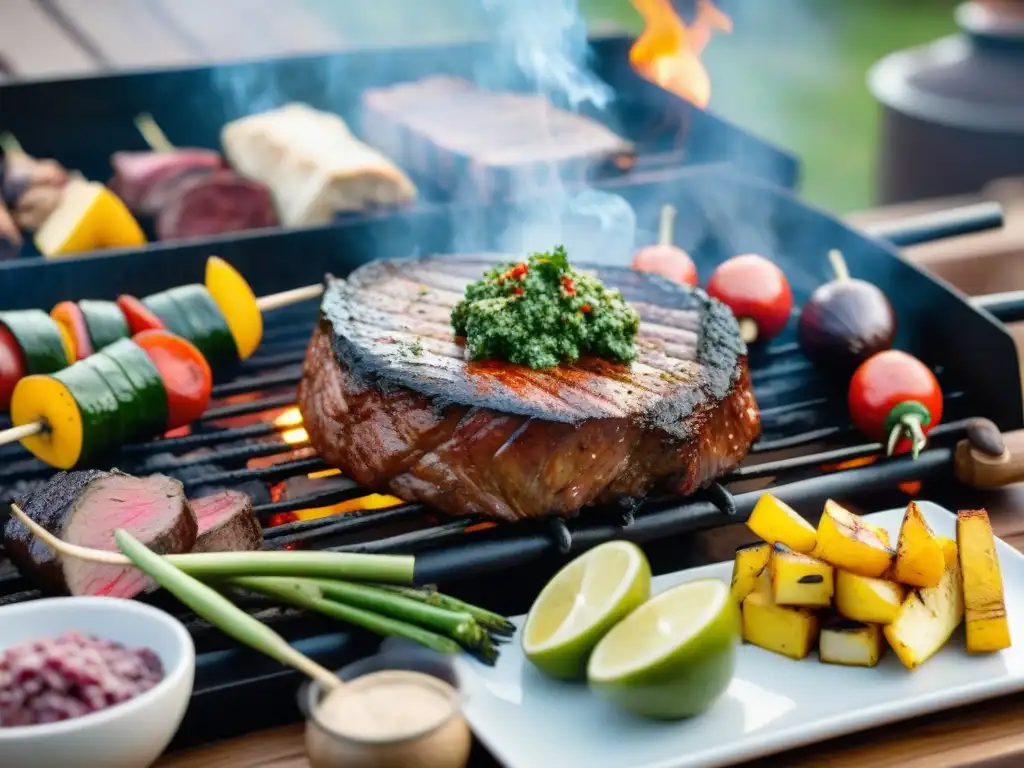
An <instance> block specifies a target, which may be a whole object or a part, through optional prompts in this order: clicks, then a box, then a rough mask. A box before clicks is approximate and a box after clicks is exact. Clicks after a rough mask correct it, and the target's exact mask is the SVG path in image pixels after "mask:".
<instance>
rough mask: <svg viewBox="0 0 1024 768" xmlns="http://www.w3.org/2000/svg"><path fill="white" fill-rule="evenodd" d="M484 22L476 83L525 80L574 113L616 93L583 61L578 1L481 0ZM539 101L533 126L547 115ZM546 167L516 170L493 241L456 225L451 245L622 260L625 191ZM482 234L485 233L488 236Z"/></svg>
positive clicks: (503, 84)
mask: <svg viewBox="0 0 1024 768" xmlns="http://www.w3.org/2000/svg"><path fill="white" fill-rule="evenodd" d="M483 7H484V10H485V12H486V14H487V17H488V21H489V25H488V26H489V27H490V28H492V29H496V30H497V35H496V37H495V44H494V45H493V46H492V47H491V48H490V49H489V51H490V54H489V55H487V56H485V57H484V58H483V59H481V60H480V61H477V62H476V63H475V66H474V72H475V79H476V80H477V83H478V84H479V85H481V86H483V87H485V88H490V89H493V90H512V89H515V88H516V86H517V85H519V84H521V83H522V82H523V80H524V78H525V81H526V83H527V85H528V87H529V88H531V89H532V90H534V91H536V92H537V93H540V94H542V95H543V96H545V97H546V98H547V99H549V100H550V101H551V102H552V103H554V104H556V105H559V106H562V107H563V108H567V109H570V110H572V111H580V110H581V109H582V108H584V107H589V110H588V111H589V112H590V113H591V114H593V113H595V112H596V113H599V114H600V113H604V112H606V110H607V109H608V107H609V106H610V105H611V104H612V101H613V99H614V96H615V94H614V91H613V90H612V88H611V87H610V86H609V85H608V84H607V83H605V82H603V81H602V80H601V79H600V78H598V77H597V75H596V74H594V72H593V71H591V69H590V68H589V66H588V58H589V55H590V49H589V46H588V43H587V29H586V24H585V23H584V20H583V17H582V16H581V14H580V10H579V4H578V2H577V0H485V1H484V3H483ZM547 119H548V117H547V110H546V109H545V107H544V104H543V102H541V101H540V100H538V102H537V114H536V117H535V120H536V121H537V124H540V125H543V124H544V123H545V122H546V121H547ZM547 135H549V136H550V135H552V134H551V132H550V131H548V132H547ZM550 171H551V172H549V173H540V174H538V173H528V174H522V175H517V177H516V178H515V179H514V181H513V188H512V190H511V197H512V199H514V200H518V201H521V202H517V203H515V204H513V207H512V210H511V211H510V223H509V225H508V226H507V228H506V229H505V230H504V231H503V232H501V233H500V234H499V235H498V236H497V238H496V240H494V238H493V233H492V234H491V237H490V238H489V239H491V240H492V242H491V243H485V242H481V241H480V235H481V233H480V231H479V229H478V228H476V227H463V226H458V225H456V226H455V232H456V239H455V248H456V250H459V251H472V250H479V249H481V248H487V247H488V245H491V246H492V247H494V248H496V249H497V250H499V251H504V252H509V253H530V252H536V251H548V250H550V249H551V248H553V247H554V246H556V245H559V244H561V245H564V246H565V247H566V249H567V250H568V252H569V254H570V256H571V257H573V258H575V259H577V260H580V261H588V262H598V263H625V262H626V261H627V260H628V259H629V257H630V254H631V253H632V252H633V250H634V248H635V244H636V213H635V212H634V211H633V208H632V207H631V206H630V205H629V203H628V202H626V200H624V199H623V198H622V197H620V196H618V195H615V194H611V193H608V192H602V191H599V190H595V189H582V190H579V189H575V190H569V189H567V188H566V185H565V182H564V180H563V179H562V177H561V176H560V175H559V173H558V172H557V168H555V167H552V168H551V169H550ZM485 236H486V234H485Z"/></svg>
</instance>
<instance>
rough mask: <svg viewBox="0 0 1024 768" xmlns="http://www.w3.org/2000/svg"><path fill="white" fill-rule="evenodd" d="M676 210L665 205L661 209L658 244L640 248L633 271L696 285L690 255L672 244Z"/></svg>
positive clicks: (694, 267) (695, 275) (693, 266)
mask: <svg viewBox="0 0 1024 768" xmlns="http://www.w3.org/2000/svg"><path fill="white" fill-rule="evenodd" d="M675 223H676V209H675V208H673V207H672V206H671V205H666V206H664V207H662V209H661V219H660V221H659V226H658V229H659V232H658V242H657V243H656V244H654V245H648V246H646V247H644V248H641V249H640V250H639V251H637V252H636V254H634V256H633V269H636V270H638V271H640V272H653V273H655V274H658V275H661V276H662V277H667V278H668V279H669V280H674V281H675V282H677V283H683V284H684V285H692V286H696V285H697V266H696V265H695V264H694V263H693V259H691V258H690V255H689V254H688V253H687V252H686V251H684V250H683V249H682V248H680V247H679V246H677V245H673V243H672V232H673V230H674V229H675Z"/></svg>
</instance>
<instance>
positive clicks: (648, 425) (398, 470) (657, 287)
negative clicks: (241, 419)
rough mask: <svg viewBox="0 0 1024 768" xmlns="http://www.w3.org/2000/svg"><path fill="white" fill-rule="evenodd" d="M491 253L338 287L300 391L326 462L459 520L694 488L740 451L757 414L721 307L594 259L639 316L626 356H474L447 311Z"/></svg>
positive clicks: (563, 510) (392, 268) (390, 268)
mask: <svg viewBox="0 0 1024 768" xmlns="http://www.w3.org/2000/svg"><path fill="white" fill-rule="evenodd" d="M495 259H496V257H494V256H471V257H445V258H427V259H421V260H413V261H378V262H373V263H371V264H368V265H366V266H364V267H361V268H360V269H358V270H356V271H355V272H354V273H353V274H352V275H351V276H350V277H349V279H348V280H347V281H342V280H336V281H332V282H331V283H330V285H329V286H328V289H327V292H326V294H325V296H324V300H323V304H322V306H321V318H320V323H319V326H318V328H317V330H316V331H315V332H314V334H313V338H312V339H311V340H310V343H309V348H308V350H307V353H306V360H305V364H304V368H303V376H302V382H301V383H300V385H299V407H300V409H301V410H302V415H303V418H304V420H305V428H306V430H307V432H308V433H309V438H310V442H311V443H312V445H313V446H314V447H315V448H316V449H317V450H318V451H319V452H320V455H321V456H322V457H323V458H324V459H325V460H326V461H328V462H329V463H331V464H332V465H334V466H336V467H339V468H340V469H342V470H343V471H344V472H346V473H347V474H348V475H350V476H351V477H352V478H353V479H354V480H356V481H357V482H359V483H360V484H362V485H364V486H365V487H367V488H371V489H373V490H376V491H381V492H387V493H391V494H394V495H396V496H399V497H400V498H403V499H406V500H408V501H420V502H423V503H426V504H429V505H431V506H433V507H436V508H438V509H440V510H443V511H445V512H447V513H449V514H452V515H484V516H488V517H493V518H497V519H500V520H517V519H521V518H527V517H538V516H543V515H563V516H569V515H572V514H575V513H576V512H577V511H578V510H579V509H580V508H581V507H584V506H586V505H589V504H597V503H605V502H609V501H613V500H616V499H621V498H638V497H642V496H644V495H645V494H646V493H648V492H649V491H651V490H652V489H654V488H656V487H662V488H666V489H669V490H672V491H675V492H678V493H684V494H685V493H690V492H692V491H694V490H696V489H698V488H701V487H703V486H706V485H708V484H709V483H710V482H712V481H713V480H714V479H715V478H717V477H719V476H721V475H722V474H723V473H725V472H727V471H728V470H729V469H730V468H732V467H733V466H735V465H736V464H737V463H738V462H739V461H740V460H741V459H742V458H743V457H744V456H745V455H746V453H747V451H748V450H749V448H750V445H751V443H752V442H753V441H754V439H755V438H756V437H757V434H758V431H759V429H760V420H759V416H758V412H757V405H756V403H755V402H754V397H753V393H752V392H751V388H750V378H749V373H748V370H747V362H746V355H745V348H744V346H743V343H742V341H741V340H740V337H739V329H738V326H737V324H736V320H735V319H734V318H733V316H732V313H731V312H730V311H729V310H728V309H727V308H726V307H725V306H724V305H722V304H720V303H719V302H717V301H715V300H713V299H710V298H709V297H708V296H707V295H706V294H705V293H704V292H703V291H700V290H691V289H689V288H685V287H682V286H679V285H676V284H674V283H670V282H669V281H667V280H664V279H662V278H659V277H656V276H652V275H647V274H643V273H639V272H634V271H633V270H629V269H623V268H603V267H602V268H596V269H595V271H596V273H597V275H598V277H599V278H600V279H601V280H602V281H604V283H605V284H606V285H608V286H610V287H615V288H619V289H621V291H622V293H623V295H624V296H625V298H626V300H627V301H629V302H630V304H632V306H633V307H634V308H635V309H636V311H637V312H638V313H639V315H640V318H641V325H640V334H639V339H638V345H639V348H640V354H639V357H638V359H637V361H636V362H635V363H633V365H632V366H622V365H614V364H611V363H608V362H605V361H603V360H598V359H581V360H580V361H578V362H577V363H576V364H573V365H566V366H560V367H558V368H554V369H546V370H537V371H535V370H531V369H529V368H525V367H521V366H516V365H511V364H508V363H501V362H483V363H471V362H467V361H466V360H465V359H464V354H463V347H462V344H461V343H459V340H456V339H454V338H453V336H452V329H451V325H450V323H449V317H450V312H451V309H452V306H453V305H454V304H455V302H456V301H458V300H459V299H460V298H461V297H462V294H463V290H464V288H465V286H466V284H467V283H469V282H471V281H473V280H476V279H478V278H479V277H480V276H481V275H482V274H483V273H484V271H485V270H486V269H488V268H490V267H492V266H494V262H495ZM417 342H418V343H417Z"/></svg>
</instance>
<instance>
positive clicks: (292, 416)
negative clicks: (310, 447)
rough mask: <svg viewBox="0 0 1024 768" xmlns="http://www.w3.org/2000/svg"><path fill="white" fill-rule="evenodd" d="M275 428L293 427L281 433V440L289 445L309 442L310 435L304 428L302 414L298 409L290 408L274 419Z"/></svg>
mask: <svg viewBox="0 0 1024 768" xmlns="http://www.w3.org/2000/svg"><path fill="white" fill-rule="evenodd" d="M274 426H275V427H292V429H286V430H285V431H284V432H282V433H281V439H282V440H284V441H285V442H286V443H288V445H300V444H301V443H306V442H309V435H308V434H306V430H305V429H304V428H303V427H302V414H301V413H299V409H298V408H289V409H288V410H286V411H284V412H283V413H281V414H280V415H279V416H278V417H277V418H275V419H274Z"/></svg>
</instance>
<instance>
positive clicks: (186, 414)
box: [132, 330, 213, 429]
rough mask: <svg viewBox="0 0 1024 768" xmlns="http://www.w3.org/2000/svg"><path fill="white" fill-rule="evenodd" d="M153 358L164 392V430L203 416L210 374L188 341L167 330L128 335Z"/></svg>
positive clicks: (203, 361) (207, 364) (211, 378)
mask: <svg viewBox="0 0 1024 768" xmlns="http://www.w3.org/2000/svg"><path fill="white" fill-rule="evenodd" d="M132 341H134V342H135V343H136V344H138V345H139V346H140V347H142V349H143V351H144V352H145V353H146V354H147V355H148V356H149V359H150V360H152V361H153V365H155V366H156V369H157V371H159V372H160V378H161V379H162V380H163V382H164V389H165V390H166V391H167V429H177V428H178V427H183V426H185V425H186V424H191V423H192V422H193V421H195V420H196V419H198V418H199V417H200V416H202V415H203V411H205V410H206V406H207V405H209V403H210V392H211V391H212V390H213V374H212V372H211V371H210V365H209V363H207V362H206V358H205V357H203V355H202V353H201V352H200V351H199V350H198V349H196V347H195V345H193V344H192V342H190V341H187V340H185V339H183V338H181V337H180V336H175V335H174V334H173V333H170V332H168V331H160V330H151V331H143V332H142V333H139V334H136V335H135V336H133V337H132Z"/></svg>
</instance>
